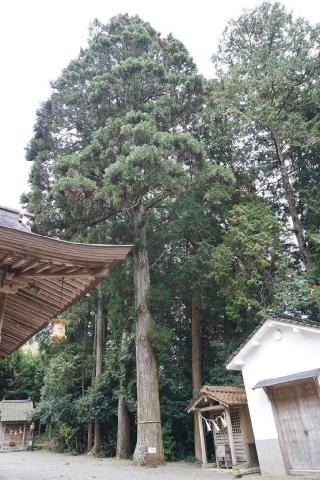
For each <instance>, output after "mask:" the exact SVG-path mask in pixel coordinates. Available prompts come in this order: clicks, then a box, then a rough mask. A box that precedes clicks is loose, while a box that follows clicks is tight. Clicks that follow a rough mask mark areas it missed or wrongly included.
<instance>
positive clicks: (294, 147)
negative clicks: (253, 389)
mask: <svg viewBox="0 0 320 480" xmlns="http://www.w3.org/2000/svg"><path fill="white" fill-rule="evenodd" d="M318 43H319V27H318V26H315V27H312V26H311V25H310V24H309V23H308V22H306V21H305V20H303V19H297V20H294V19H293V17H292V16H291V14H288V13H287V12H286V11H285V9H284V7H282V6H281V5H280V4H278V3H266V2H265V3H262V4H261V5H259V6H258V7H256V8H254V9H253V10H251V11H250V10H249V11H246V12H244V13H243V14H242V15H241V16H240V17H239V18H238V19H234V20H232V21H231V22H229V24H228V25H227V28H226V30H225V32H224V35H223V37H222V40H221V43H220V46H219V49H218V52H217V54H216V55H215V57H214V61H215V63H216V65H217V71H216V72H217V75H216V78H215V79H213V80H212V81H210V82H209V81H206V80H205V79H203V78H202V77H201V76H200V75H199V74H198V73H197V69H196V66H195V65H194V62H193V60H192V58H191V57H190V54H189V52H188V51H187V50H186V48H185V47H184V46H183V45H182V44H181V42H179V41H178V40H177V39H175V38H174V37H173V36H172V35H168V36H167V37H163V36H161V35H160V34H159V33H157V32H156V31H155V30H154V29H153V28H152V27H151V26H150V25H149V24H148V23H146V22H144V21H142V20H141V19H140V18H138V17H130V16H128V15H120V16H117V17H115V18H113V19H112V20H111V21H110V22H109V23H108V24H107V25H103V24H101V23H100V22H98V21H95V22H94V23H93V24H92V26H91V29H90V37H89V42H88V46H87V48H86V49H84V50H81V52H80V54H79V56H78V57H77V58H76V59H74V60H72V61H71V62H70V64H69V65H68V66H67V67H66V68H65V69H64V70H63V72H62V73H61V75H60V76H59V78H58V79H57V80H56V81H55V82H53V84H52V94H51V96H50V98H49V99H48V101H47V102H45V103H44V104H43V105H42V106H41V107H40V109H39V111H38V112H37V121H36V125H35V127H34V136H33V138H32V139H31V141H30V143H29V145H28V148H27V159H28V160H29V161H32V162H33V164H32V171H31V175H30V184H31V189H30V192H29V193H28V194H26V195H25V196H24V198H23V200H24V203H25V205H26V206H27V209H28V210H29V211H30V212H32V213H34V214H35V219H34V224H33V227H34V231H36V232H38V233H41V234H46V235H52V236H57V237H60V238H65V239H70V240H74V241H78V242H90V243H131V242H132V241H135V243H136V246H139V241H140V238H139V236H138V235H137V236H136V238H134V234H133V224H134V220H135V214H136V209H137V207H138V206H141V205H142V206H143V216H144V218H143V222H144V223H145V226H146V233H147V240H148V257H149V264H150V276H151V287H150V290H149V292H148V307H149V308H150V311H151V313H152V317H153V321H152V324H151V327H150V329H149V332H148V333H149V338H150V339H151V344H152V348H153V349H154V352H155V354H156V357H157V361H158V367H159V369H158V370H159V385H160V402H161V417H162V422H163V425H165V426H164V427H163V437H164V446H165V454H166V457H167V458H168V459H180V458H187V457H190V455H192V452H193V430H192V429H193V426H192V425H193V419H192V416H188V415H187V414H186V413H185V407H186V404H187V403H188V401H190V400H191V398H192V395H193V392H192V384H191V331H190V330H191V329H190V326H191V298H192V294H193V292H194V291H197V293H198V294H199V296H200V301H201V302H200V303H201V319H202V326H201V328H202V332H201V335H202V357H203V358H202V361H203V382H204V383H207V384H230V385H240V384H241V382H242V379H241V376H240V375H239V374H238V373H237V372H226V370H225V367H224V365H225V362H226V359H227V357H228V355H229V354H230V353H231V352H232V351H233V350H234V349H235V348H236V346H237V345H238V344H239V342H241V341H242V340H244V338H245V337H246V336H247V335H248V334H249V333H250V332H251V331H252V329H253V328H254V327H255V325H256V323H257V322H258V321H259V320H260V319H261V318H263V316H264V314H265V312H266V311H267V310H269V309H270V308H272V309H273V310H276V311H282V312H283V311H286V312H292V313H296V314H299V315H300V314H305V315H308V316H309V317H310V318H313V319H315V318H317V314H318V308H317V304H319V302H320V298H319V297H320V294H319V275H320V267H319V265H320V261H319V259H320V247H319V245H320V240H319V238H320V236H319V235H320V233H319V231H320V230H319V229H320V215H319V211H320V208H319V207H320V205H319V198H320V195H319V182H320V169H319V101H318V99H319V85H320V83H319V73H320V70H319V59H318V57H317V46H318ZM275 142H278V144H279V145H280V146H281V149H282V151H283V155H284V157H285V165H286V166H287V169H288V175H289V181H290V183H291V185H292V189H293V195H294V199H295V202H296V208H297V213H298V217H299V221H300V222H301V225H302V229H303V231H304V233H305V235H306V238H307V243H308V248H309V250H310V258H311V266H310V268H309V269H308V270H307V271H306V269H305V268H304V267H303V265H302V262H301V259H300V257H299V254H298V252H297V247H296V243H295V241H294V239H293V235H292V233H293V232H292V231H291V224H290V222H289V212H288V207H287V200H286V192H285V190H284V185H283V179H282V177H281V169H280V163H279V159H278V157H277V151H276V149H275ZM133 276H134V275H133V265H132V260H131V258H129V259H128V260H127V261H126V262H123V263H122V264H121V265H119V266H118V267H117V268H116V269H115V270H113V272H112V274H111V275H110V276H109V278H108V282H106V284H105V285H104V291H105V294H106V295H105V299H106V300H105V303H106V304H105V312H106V322H105V327H106V337H107V344H106V351H105V358H104V366H105V369H104V373H103V375H102V376H101V377H100V379H99V381H97V382H92V369H93V366H94V358H93V356H92V352H93V343H94V325H95V310H96V292H91V293H90V294H88V295H86V296H85V297H84V298H83V299H81V300H80V301H79V302H77V304H76V305H74V306H73V307H72V308H71V309H69V311H68V312H67V313H66V315H67V318H68V320H69V324H68V328H67V335H68V341H67V342H66V343H64V344H60V345H59V344H55V345H51V344H49V343H48V338H47V337H48V335H47V333H41V334H39V335H38V337H37V338H38V339H39V342H40V345H41V351H40V353H39V355H37V356H36V357H30V356H28V355H27V354H24V353H22V352H20V351H19V352H17V353H15V354H14V355H12V356H11V357H9V358H8V359H5V360H1V369H0V372H1V373H0V389H1V393H2V395H4V396H7V398H8V396H12V397H15V396H18V397H25V396H29V395H30V396H32V397H34V398H35V399H36V400H39V399H40V401H39V403H38V405H37V408H36V413H35V416H36V418H37V419H39V420H40V421H41V422H42V423H43V424H46V425H48V426H49V425H50V430H51V435H52V438H53V439H54V441H55V445H56V448H58V449H59V450H64V451H70V452H82V451H84V450H85V444H84V437H85V433H86V430H87V425H88V423H89V422H93V421H95V420H99V421H100V422H102V427H103V447H102V448H101V451H100V453H99V454H101V455H114V454H115V448H116V429H117V406H118V399H119V396H120V395H121V396H122V397H124V398H125V402H126V406H127V410H128V412H129V421H130V430H131V432H130V433H131V440H132V445H131V446H132V448H133V446H134V440H135V435H136V369H135V368H136V367H135V348H134V341H135V320H136V316H137V311H136V309H135V306H134V291H133Z"/></svg>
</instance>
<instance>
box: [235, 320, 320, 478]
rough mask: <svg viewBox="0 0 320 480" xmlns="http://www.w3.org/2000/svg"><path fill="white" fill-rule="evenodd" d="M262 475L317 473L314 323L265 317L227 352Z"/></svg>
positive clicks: (317, 335)
mask: <svg viewBox="0 0 320 480" xmlns="http://www.w3.org/2000/svg"><path fill="white" fill-rule="evenodd" d="M227 369H228V370H239V371H240V370H241V372H242V375H243V380H244V385H245V389H246V394H247V399H248V406H249V411H250V415H251V422H252V427H253V432H254V436H255V442H256V448H257V453H258V458H259V463H260V468H261V473H262V474H265V475H286V474H288V473H300V474H302V473H307V472H318V473H319V472H320V396H319V395H320V388H319V374H320V323H319V324H318V323H315V322H310V321H304V320H297V319H294V318H291V317H287V316H281V317H277V316H275V315H271V316H270V317H269V318H268V319H267V320H266V321H265V322H264V323H263V324H262V325H260V326H259V327H258V328H257V329H256V330H255V331H254V332H253V334H252V335H251V336H250V337H249V339H248V340H247V341H246V342H245V343H244V344H243V345H242V346H241V347H240V348H239V349H238V350H237V351H236V352H235V353H234V354H233V356H232V357H231V359H230V360H229V362H228V364H227Z"/></svg>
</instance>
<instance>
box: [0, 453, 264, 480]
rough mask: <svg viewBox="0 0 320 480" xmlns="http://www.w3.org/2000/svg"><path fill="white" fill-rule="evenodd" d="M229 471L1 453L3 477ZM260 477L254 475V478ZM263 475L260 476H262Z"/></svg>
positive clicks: (222, 477)
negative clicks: (138, 465) (141, 465)
mask: <svg viewBox="0 0 320 480" xmlns="http://www.w3.org/2000/svg"><path fill="white" fill-rule="evenodd" d="M232 478H233V476H232V475H231V474H230V473H227V472H217V471H214V470H202V469H201V468H200V467H199V466H198V465H194V464H189V463H167V464H166V465H163V466H161V467H158V468H143V467H135V466H133V465H132V463H131V462H130V461H126V460H115V459H106V458H103V459H99V458H94V457H88V456H85V455H81V456H78V457H70V456H67V455H61V454H57V453H52V452H46V451H39V452H10V453H2V454H0V480H61V479H62V480H89V479H90V480H91V479H96V480H209V479H210V480H231V479H232ZM255 478H257V477H253V476H251V477H250V480H254V479H255ZM258 478H260V477H258Z"/></svg>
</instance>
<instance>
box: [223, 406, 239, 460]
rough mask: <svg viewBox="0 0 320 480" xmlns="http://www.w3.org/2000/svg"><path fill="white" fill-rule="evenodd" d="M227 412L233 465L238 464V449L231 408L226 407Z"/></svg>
mask: <svg viewBox="0 0 320 480" xmlns="http://www.w3.org/2000/svg"><path fill="white" fill-rule="evenodd" d="M225 413H226V421H227V428H228V438H229V445H230V450H231V460H232V465H236V464H237V457H236V449H235V445H234V440H233V433H232V423H231V416H230V410H229V408H226V410H225Z"/></svg>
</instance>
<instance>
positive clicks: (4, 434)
mask: <svg viewBox="0 0 320 480" xmlns="http://www.w3.org/2000/svg"><path fill="white" fill-rule="evenodd" d="M5 439H6V424H5V422H3V437H2V450H4V442H5Z"/></svg>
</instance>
